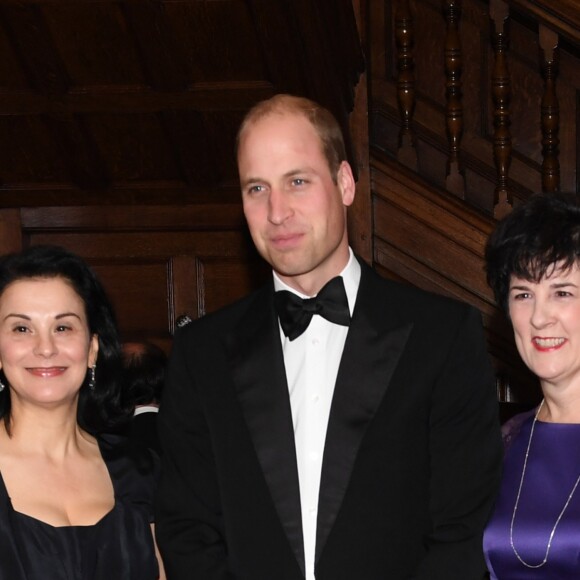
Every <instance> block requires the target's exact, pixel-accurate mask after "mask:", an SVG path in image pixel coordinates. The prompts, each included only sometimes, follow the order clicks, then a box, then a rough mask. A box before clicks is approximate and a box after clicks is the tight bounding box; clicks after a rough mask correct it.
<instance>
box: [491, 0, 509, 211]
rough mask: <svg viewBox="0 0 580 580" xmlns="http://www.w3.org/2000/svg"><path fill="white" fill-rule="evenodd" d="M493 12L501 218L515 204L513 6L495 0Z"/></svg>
mask: <svg viewBox="0 0 580 580" xmlns="http://www.w3.org/2000/svg"><path fill="white" fill-rule="evenodd" d="M489 9H490V16H491V19H492V21H493V24H494V30H493V32H492V44H493V50H494V55H495V60H494V66H493V72H492V79H491V85H492V97H493V126H494V133H493V158H494V161H495V168H496V171H497V186H496V188H495V194H494V210H493V213H494V216H495V217H496V218H501V217H503V216H504V215H506V214H507V213H509V211H510V210H511V208H512V203H513V201H512V196H511V192H510V191H509V189H508V185H507V180H508V172H509V168H510V163H511V153H512V138H511V133H510V125H511V119H510V111H509V104H510V100H511V81H510V76H509V71H508V65H507V50H508V40H509V39H508V34H507V30H506V21H507V18H508V15H509V8H508V5H507V3H506V2H504V0H491V2H490V6H489Z"/></svg>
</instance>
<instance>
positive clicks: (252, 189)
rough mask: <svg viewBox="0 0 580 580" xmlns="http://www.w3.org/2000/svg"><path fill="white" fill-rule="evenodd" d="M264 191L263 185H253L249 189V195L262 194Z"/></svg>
mask: <svg viewBox="0 0 580 580" xmlns="http://www.w3.org/2000/svg"><path fill="white" fill-rule="evenodd" d="M262 191H264V186H263V185H252V186H251V187H249V188H248V193H260V192H262Z"/></svg>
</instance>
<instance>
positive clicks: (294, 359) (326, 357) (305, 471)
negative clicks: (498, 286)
mask: <svg viewBox="0 0 580 580" xmlns="http://www.w3.org/2000/svg"><path fill="white" fill-rule="evenodd" d="M349 251H350V259H349V261H348V264H347V265H346V267H345V268H344V270H343V271H342V272H341V273H340V275H341V276H342V278H343V281H344V286H345V289H346V295H347V298H348V305H349V309H350V313H351V316H352V312H353V310H354V304H355V301H356V295H357V291H358V286H359V282H360V274H361V268H360V264H359V263H358V261H357V260H356V258H355V257H354V255H353V252H352V250H349ZM274 288H275V290H277V291H278V290H289V291H290V292H293V293H294V294H296V295H297V296H300V297H301V298H311V297H310V296H304V295H303V294H300V293H299V292H297V291H296V290H294V289H292V288H290V287H289V286H288V285H287V284H285V283H284V282H282V280H280V278H279V277H278V276H277V275H276V274H275V273H274ZM347 334H348V327H347V326H341V325H339V324H334V323H332V322H329V321H328V320H326V319H325V318H323V317H322V316H320V315H318V314H315V315H314V316H313V317H312V320H311V322H310V324H309V326H308V328H307V329H306V330H305V331H304V333H303V334H301V335H300V336H299V337H298V338H296V339H295V340H293V341H290V340H289V339H288V338H286V336H284V333H283V332H282V328H281V327H280V338H281V340H282V349H283V351H284V365H285V367H286V379H287V381H288V391H289V394H290V406H291V408H292V421H293V424H294V439H295V443H296V455H297V457H296V458H297V462H298V480H299V484H300V504H301V509H302V530H303V536H304V558H305V563H306V580H314V554H315V547H316V520H317V515H318V494H319V489H320V476H321V472H322V456H323V453H324V442H325V438H326V428H327V425H328V418H329V415H330V406H331V403H332V396H333V394H334V385H335V383H336V376H337V374H338V367H339V365H340V359H341V357H342V351H343V349H344V343H345V341H346V335H347Z"/></svg>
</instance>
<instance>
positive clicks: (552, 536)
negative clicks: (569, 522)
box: [510, 399, 580, 568]
mask: <svg viewBox="0 0 580 580" xmlns="http://www.w3.org/2000/svg"><path fill="white" fill-rule="evenodd" d="M543 404H544V400H543V399H542V402H541V403H540V406H539V407H538V410H537V411H536V416H535V417H534V422H533V423H532V428H531V430H530V438H529V440H528V448H527V449H526V456H525V458H524V467H523V469H522V478H521V479H520V487H519V489H518V495H517V497H516V503H515V505H514V512H513V514H512V522H511V524H510V545H511V547H512V550H513V551H514V554H515V555H516V558H517V559H518V560H519V561H520V562H521V563H522V564H523V565H524V566H526V567H527V568H541V567H542V566H543V565H544V564H545V563H546V562H547V561H548V554H549V553H550V548H551V547H552V540H553V539H554V534H555V533H556V528H557V527H558V524H559V523H560V520H561V519H562V516H563V515H564V512H565V511H566V508H567V507H568V505H569V504H570V501H571V500H572V496H573V495H574V492H575V491H576V488H577V487H578V484H579V483H580V476H578V479H577V480H576V483H575V484H574V487H573V488H572V491H571V492H570V495H569V496H568V499H567V500H566V503H565V504H564V507H563V508H562V511H561V512H560V515H559V516H558V519H557V520H556V523H555V524H554V527H553V528H552V531H551V532H550V537H549V539H548V545H547V547H546V554H545V556H544V559H543V560H542V561H541V562H540V563H539V564H528V563H527V562H525V561H524V560H523V558H522V557H521V556H520V555H519V554H518V551H517V550H516V547H515V546H514V522H515V519H516V513H517V511H518V504H519V502H520V494H521V493H522V486H523V484H524V476H525V475H526V467H527V465H528V455H529V454H530V446H531V445H532V436H533V435H534V427H535V426H536V421H537V420H538V415H539V414H540V411H541V410H542V405H543Z"/></svg>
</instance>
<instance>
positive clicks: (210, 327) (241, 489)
mask: <svg viewBox="0 0 580 580" xmlns="http://www.w3.org/2000/svg"><path fill="white" fill-rule="evenodd" d="M361 265H362V274H361V281H360V286H359V290H358V294H357V299H356V304H355V308H354V311H353V316H352V321H351V325H350V328H349V331H348V335H347V339H346V343H345V346H344V351H343V355H342V359H341V362H340V367H339V371H338V376H337V380H336V385H335V390H334V396H333V400H332V405H331V411H330V417H329V422H328V427H327V434H326V440H325V448H324V455H323V464H322V475H321V482H320V492H319V505H318V519H317V538H316V557H315V575H316V578H317V580H371V579H372V580H375V579H376V580H379V579H380V580H385V579H391V580H400V579H407V578H413V579H441V580H470V579H473V580H480V579H481V578H482V576H483V574H484V571H485V567H484V560H483V555H482V545H481V541H482V530H483V527H484V525H485V523H486V520H487V518H488V515H489V512H490V509H491V506H492V503H493V500H494V497H495V494H496V491H497V488H498V485H499V477H500V465H501V453H502V452H501V443H500V436H499V420H498V414H497V401H496V397H495V388H494V378H493V373H492V370H491V368H490V364H489V359H488V355H487V352H486V347H485V341H484V337H483V332H482V325H481V320H480V315H479V313H478V312H477V311H476V310H475V309H473V308H472V307H470V306H468V305H466V304H462V303H459V302H456V301H453V300H450V299H447V298H444V297H441V296H436V295H432V294H428V293H426V292H423V291H420V290H418V289H415V288H412V287H407V286H402V285H400V284H397V283H393V282H390V281H387V280H384V279H382V278H380V277H379V276H378V275H377V274H376V273H375V272H374V271H373V270H372V269H370V268H369V267H368V266H366V265H365V264H361ZM273 295H274V288H273V283H271V284H268V285H267V286H266V287H264V288H262V289H261V290H259V291H257V292H255V293H253V294H251V295H250V296H248V297H246V298H245V299H243V300H241V301H239V302H237V303H235V304H234V305H232V306H229V307H227V308H225V309H223V310H221V311H219V312H217V313H214V314H211V315H208V316H205V317H203V318H201V319H199V320H197V321H195V322H193V323H192V324H190V325H188V326H186V327H184V328H183V329H181V330H180V331H179V332H178V334H177V335H176V337H175V342H174V347H173V351H172V355H171V359H170V364H169V369H168V378H167V383H166V388H165V391H164V398H163V400H162V403H161V408H160V415H159V431H160V437H161V443H162V447H163V454H164V456H163V461H164V464H163V470H162V476H161V483H160V487H159V491H158V502H157V504H158V505H157V508H158V509H157V514H156V531H157V538H158V543H159V546H160V549H161V553H162V556H163V559H164V563H165V568H166V571H167V575H168V579H169V580H205V579H208V580H214V579H216V580H217V579H220V580H222V579H234V578H235V579H244V580H300V579H303V578H304V548H303V540H302V521H301V510H300V493H299V486H298V473H297V462H296V450H295V445H294V432H293V424H292V414H291V408H290V400H289V393H288V386H287V382H286V374H285V370H284V359H283V354H282V346H281V341H280V330H279V324H278V318H277V315H276V313H275V310H274V305H273Z"/></svg>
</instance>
